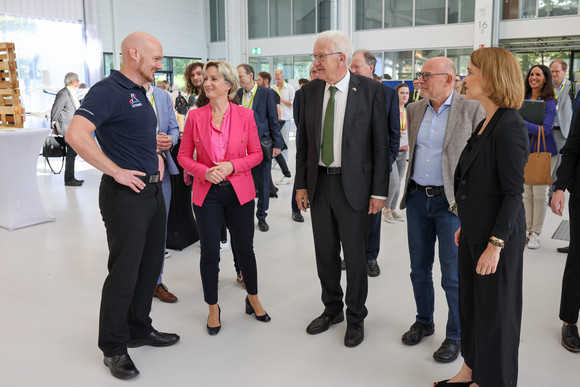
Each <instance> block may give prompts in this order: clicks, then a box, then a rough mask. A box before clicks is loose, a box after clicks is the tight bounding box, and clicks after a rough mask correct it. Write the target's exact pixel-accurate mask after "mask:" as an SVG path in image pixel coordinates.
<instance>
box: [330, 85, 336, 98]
mask: <svg viewBox="0 0 580 387" xmlns="http://www.w3.org/2000/svg"><path fill="white" fill-rule="evenodd" d="M337 90H338V88H337V87H336V86H330V87H329V88H328V91H330V97H331V98H334V94H335V93H336V91H337Z"/></svg>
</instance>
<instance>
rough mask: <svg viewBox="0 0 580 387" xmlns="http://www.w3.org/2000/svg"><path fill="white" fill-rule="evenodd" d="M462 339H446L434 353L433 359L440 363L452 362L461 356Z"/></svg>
mask: <svg viewBox="0 0 580 387" xmlns="http://www.w3.org/2000/svg"><path fill="white" fill-rule="evenodd" d="M460 350H461V341H459V340H451V339H445V340H443V343H442V344H441V346H440V347H439V349H438V350H437V351H435V353H434V354H433V359H435V360H437V361H438V362H439V363H451V362H452V361H453V360H455V359H457V356H459V351H460Z"/></svg>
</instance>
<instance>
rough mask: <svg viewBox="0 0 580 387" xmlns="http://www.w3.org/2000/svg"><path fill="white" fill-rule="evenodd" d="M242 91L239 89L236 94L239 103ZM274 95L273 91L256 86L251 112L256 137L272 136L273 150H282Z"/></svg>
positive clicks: (241, 98)
mask: <svg viewBox="0 0 580 387" xmlns="http://www.w3.org/2000/svg"><path fill="white" fill-rule="evenodd" d="M243 90H244V89H242V88H240V89H239V90H238V93H237V96H238V98H239V99H240V101H243ZM274 93H275V91H274V90H270V89H266V88H265V87H262V86H258V88H257V89H256V94H255V95H254V101H253V102H252V110H253V111H254V118H255V119H256V126H257V127H258V137H259V138H262V137H264V136H268V135H272V139H273V140H274V148H279V149H282V144H283V140H282V134H280V125H279V124H278V110H277V109H276V101H275V100H274Z"/></svg>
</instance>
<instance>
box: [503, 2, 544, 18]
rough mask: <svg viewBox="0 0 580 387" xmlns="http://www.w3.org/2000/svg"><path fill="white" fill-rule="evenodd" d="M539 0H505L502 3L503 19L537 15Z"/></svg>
mask: <svg viewBox="0 0 580 387" xmlns="http://www.w3.org/2000/svg"><path fill="white" fill-rule="evenodd" d="M536 1H537V0H504V1H502V2H501V4H502V19H503V20H508V19H529V18H532V17H536Z"/></svg>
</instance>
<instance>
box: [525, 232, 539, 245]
mask: <svg viewBox="0 0 580 387" xmlns="http://www.w3.org/2000/svg"><path fill="white" fill-rule="evenodd" d="M541 245H542V243H541V242H540V236H539V235H538V234H536V233H535V232H533V233H531V234H530V240H529V241H528V249H539V248H540V246H541Z"/></svg>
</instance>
